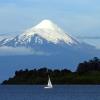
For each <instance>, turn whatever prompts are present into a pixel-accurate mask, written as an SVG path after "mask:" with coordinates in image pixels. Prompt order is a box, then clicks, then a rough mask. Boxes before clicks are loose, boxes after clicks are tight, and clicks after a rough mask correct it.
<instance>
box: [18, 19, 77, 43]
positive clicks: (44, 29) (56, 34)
mask: <svg viewBox="0 0 100 100" xmlns="http://www.w3.org/2000/svg"><path fill="white" fill-rule="evenodd" d="M35 34H36V35H38V36H40V37H42V38H43V39H45V40H47V41H49V42H52V43H55V44H57V43H59V42H60V41H62V42H65V43H67V44H77V42H76V41H75V40H73V39H72V37H71V36H69V35H68V34H65V33H64V32H63V30H61V29H60V28H59V27H58V26H57V25H56V24H54V23H53V22H51V21H50V20H43V21H42V22H40V23H39V24H38V25H36V26H35V27H32V28H31V29H29V30H27V31H25V32H24V33H23V34H22V35H20V37H19V38H20V39H21V38H22V39H26V38H29V37H31V36H33V35H35Z"/></svg>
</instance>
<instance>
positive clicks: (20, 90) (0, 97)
mask: <svg viewBox="0 0 100 100" xmlns="http://www.w3.org/2000/svg"><path fill="white" fill-rule="evenodd" d="M0 100H100V86H98V85H57V86H56V85H55V86H54V88H53V89H44V86H42V85H41V86H39V85H36V86H35V85H26V86H25V85H22V86H21V85H18V86H16V85H15V86H14V85H10V86H8V85H1V86H0Z"/></svg>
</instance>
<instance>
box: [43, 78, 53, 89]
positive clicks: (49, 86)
mask: <svg viewBox="0 0 100 100" xmlns="http://www.w3.org/2000/svg"><path fill="white" fill-rule="evenodd" d="M44 88H53V86H52V83H51V80H50V77H49V79H48V85H47V86H46V87H44Z"/></svg>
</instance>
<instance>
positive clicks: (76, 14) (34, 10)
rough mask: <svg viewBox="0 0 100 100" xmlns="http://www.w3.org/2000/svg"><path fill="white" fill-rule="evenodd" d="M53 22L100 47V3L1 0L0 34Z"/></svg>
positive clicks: (90, 0)
mask: <svg viewBox="0 0 100 100" xmlns="http://www.w3.org/2000/svg"><path fill="white" fill-rule="evenodd" d="M44 19H50V20H52V21H53V22H55V23H56V24H58V26H60V27H61V28H62V29H63V30H64V31H65V32H67V33H69V34H70V35H72V36H75V37H76V38H78V39H80V40H82V41H85V42H88V43H90V44H92V45H95V46H96V47H97V48H100V45H99V42H100V0H0V34H5V33H7V34H9V33H12V34H16V33H17V34H19V33H22V32H23V31H25V30H26V29H28V28H30V27H33V26H34V25H36V24H37V23H39V22H40V21H41V20H44Z"/></svg>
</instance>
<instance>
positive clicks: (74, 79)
mask: <svg viewBox="0 0 100 100" xmlns="http://www.w3.org/2000/svg"><path fill="white" fill-rule="evenodd" d="M48 75H49V76H50V78H51V81H52V83H53V84H58V85H59V84H64V85H66V84H100V59H99V58H97V57H94V58H93V59H91V60H89V61H84V62H82V63H80V64H79V65H78V67H77V69H76V71H75V72H72V71H70V70H68V69H48V68H45V67H43V68H40V69H33V70H29V69H25V70H19V71H16V72H15V75H14V77H12V78H9V79H8V80H4V81H3V82H2V84H3V85H12V84H13V85H31V84H34V85H44V84H47V80H48Z"/></svg>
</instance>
